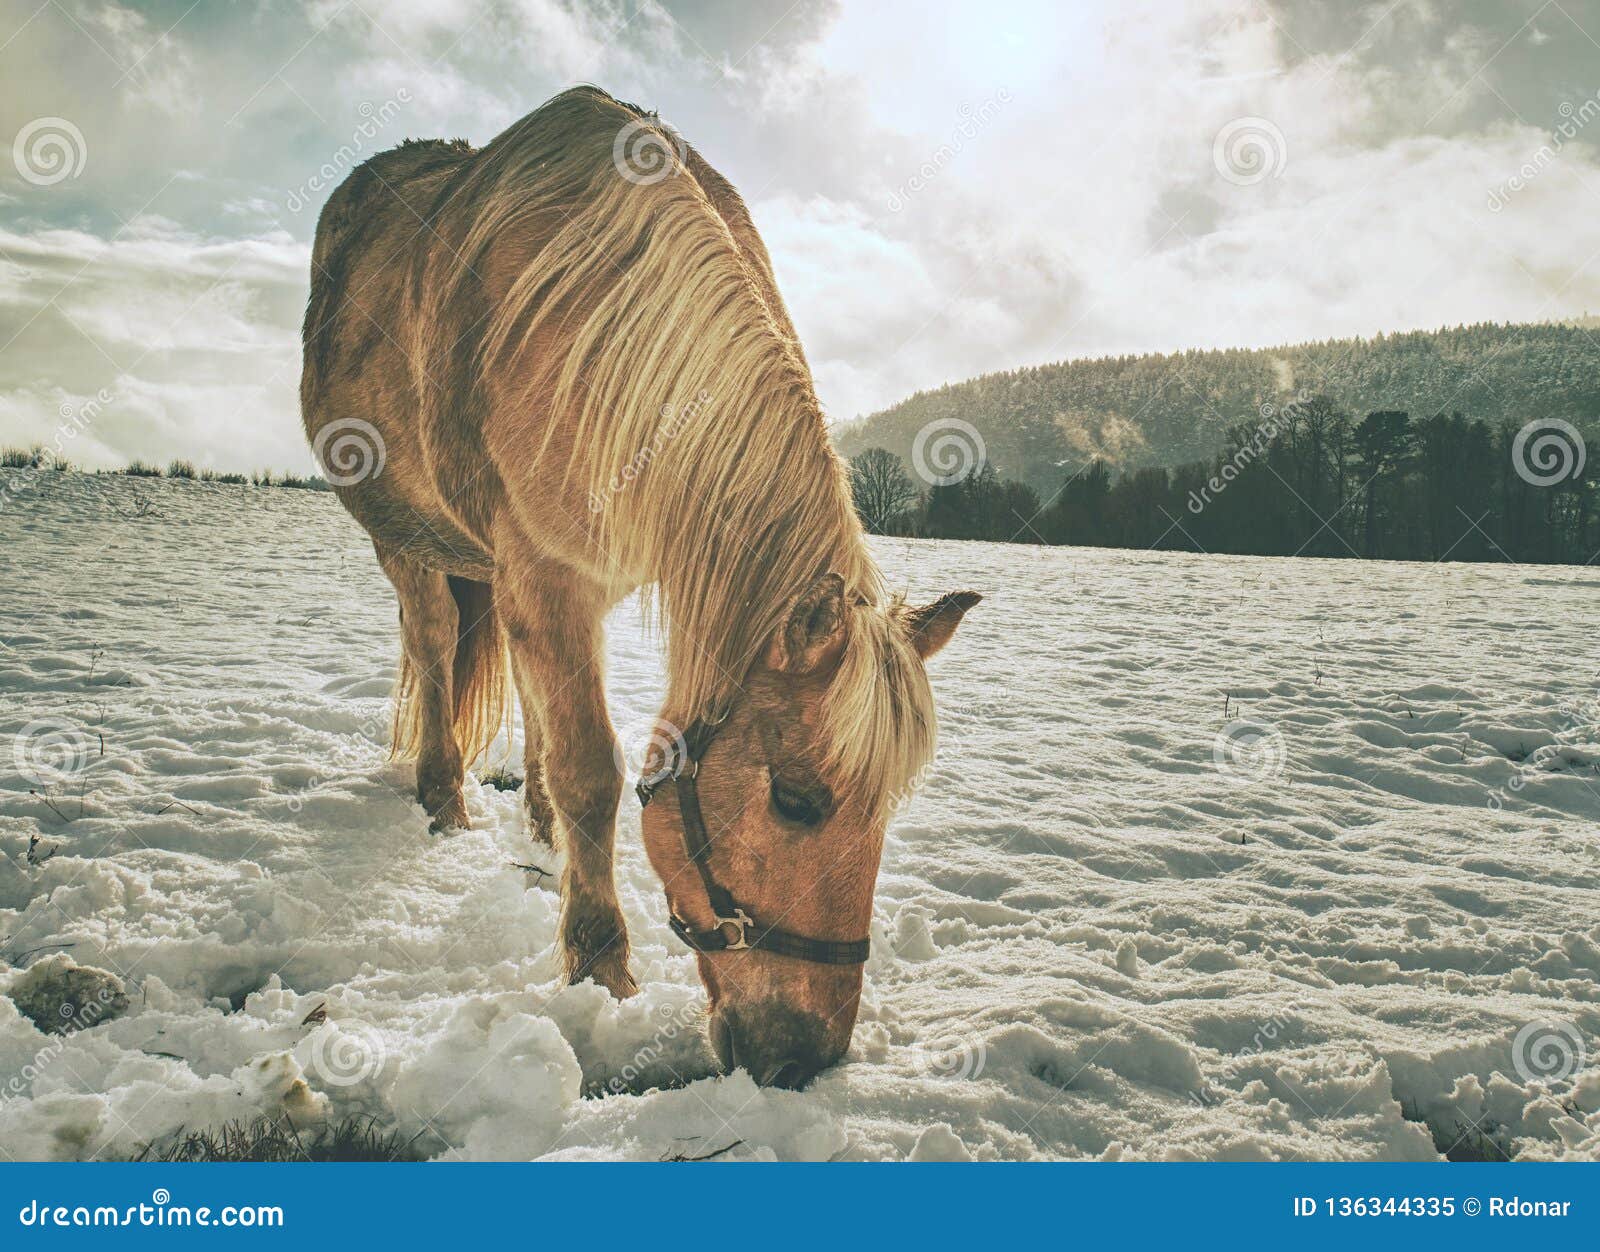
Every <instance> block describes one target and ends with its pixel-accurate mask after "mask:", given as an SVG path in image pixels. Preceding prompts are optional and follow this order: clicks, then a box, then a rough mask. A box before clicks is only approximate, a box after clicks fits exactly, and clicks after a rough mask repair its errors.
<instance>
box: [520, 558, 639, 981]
mask: <svg viewBox="0 0 1600 1252" xmlns="http://www.w3.org/2000/svg"><path fill="white" fill-rule="evenodd" d="M495 602H496V607H497V609H498V610H499V612H500V615H501V620H502V622H503V624H504V627H505V632H506V637H507V639H508V640H509V642H510V647H511V651H512V656H513V662H514V666H515V669H516V673H517V675H518V679H519V685H522V686H523V687H524V688H525V695H528V696H532V697H533V699H534V700H536V701H537V703H538V706H539V712H540V717H539V719H538V720H539V722H540V725H541V728H542V730H543V744H542V748H543V752H542V754H541V755H542V758H543V764H544V787H545V791H546V793H547V794H548V795H549V798H550V803H551V805H552V806H553V807H554V809H555V813H556V825H557V829H558V831H559V832H560V839H561V847H562V849H563V851H565V853H566V861H567V864H566V871H565V874H564V876H563V878H562V882H561V945H562V952H563V957H564V960H565V965H566V973H567V979H568V981H570V982H582V981H583V980H584V979H585V978H593V979H594V980H595V981H596V982H597V983H599V984H601V985H602V986H604V987H607V988H609V989H610V991H611V993H612V994H613V995H615V996H618V997H622V996H629V995H632V994H633V993H634V992H635V991H636V990H638V987H637V986H636V985H635V983H634V981H633V977H632V976H631V975H630V974H629V973H628V931H627V927H626V926H625V925H624V923H623V920H622V910H621V908H620V907H619V905H618V904H617V888H616V881H615V878H614V876H613V873H612V847H613V844H614V842H615V835H616V823H617V801H618V798H619V797H620V795H621V792H622V778H621V775H620V774H619V773H618V770H617V763H616V762H617V758H616V736H615V735H614V734H613V733H612V730H611V719H610V717H609V716H608V715H607V713H606V701H605V688H604V686H603V684H602V682H601V677H600V675H601V629H600V622H601V618H602V617H603V616H604V614H605V609H606V605H605V601H604V597H603V595H602V594H601V593H600V591H599V589H598V588H596V587H595V586H594V585H593V584H592V583H591V582H589V581H588V580H587V579H583V578H581V577H580V576H578V575H576V574H574V573H573V572H572V571H570V570H567V569H565V568H564V567H560V566H552V565H551V564H549V563H548V562H538V563H533V562H527V563H522V562H517V561H515V560H514V559H513V560H509V561H506V562H505V563H504V564H503V565H501V566H500V567H498V568H497V570H496V574H495ZM526 703H527V701H526V700H525V704H526ZM525 720H526V718H525ZM530 781H531V778H530Z"/></svg>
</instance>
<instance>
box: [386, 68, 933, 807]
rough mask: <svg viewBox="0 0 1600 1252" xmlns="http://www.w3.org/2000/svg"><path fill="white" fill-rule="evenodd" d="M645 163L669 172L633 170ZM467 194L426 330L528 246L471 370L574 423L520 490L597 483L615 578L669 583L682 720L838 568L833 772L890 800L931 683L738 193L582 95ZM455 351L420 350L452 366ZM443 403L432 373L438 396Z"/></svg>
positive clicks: (644, 119)
mask: <svg viewBox="0 0 1600 1252" xmlns="http://www.w3.org/2000/svg"><path fill="white" fill-rule="evenodd" d="M619 136H622V138H621V139H619ZM650 157H653V158H655V159H658V160H659V161H661V162H664V163H665V164H661V165H652V166H639V165H638V164H637V163H638V162H639V161H640V160H641V159H645V158H650ZM630 162H633V163H634V164H633V165H631V166H630ZM628 168H632V169H641V168H642V170H643V173H642V175H636V176H635V177H632V178H630V177H626V176H624V170H625V169H628ZM451 200H452V202H453V203H452V206H451V207H452V208H454V207H455V205H459V204H462V203H465V204H467V205H470V206H471V214H470V224H469V225H468V226H467V227H466V229H465V233H464V235H463V236H462V237H461V238H460V241H459V246H458V247H456V248H455V249H454V252H455V254H456V257H458V258H459V261H457V262H454V263H451V264H449V265H448V266H447V267H444V268H442V269H441V270H434V269H432V267H431V265H430V277H432V276H433V275H442V276H441V277H438V278H437V279H436V280H435V281H428V282H423V283H421V284H420V285H419V290H418V296H419V299H420V301H421V308H420V313H421V316H419V317H417V318H415V319H413V325H417V326H424V327H425V326H430V325H436V324H440V323H441V322H443V321H444V316H443V315H444V314H445V313H446V311H447V310H448V309H449V308H450V306H451V305H453V304H454V305H456V307H457V311H458V312H459V309H460V305H459V303H458V302H461V301H464V300H470V299H471V295H472V290H473V289H471V288H470V286H469V280H468V275H469V274H471V275H472V276H473V277H474V278H475V277H476V276H477V275H478V274H480V273H484V272H489V271H490V270H491V268H492V267H493V264H494V261H495V257H494V255H492V254H493V250H495V249H500V252H499V254H498V255H499V257H500V258H502V260H501V264H502V265H503V263H504V262H503V258H504V256H505V251H504V249H505V248H506V246H507V241H508V240H532V241H535V242H534V244H532V245H529V246H528V247H527V248H526V252H525V254H520V253H519V254H516V257H517V262H518V264H519V265H520V269H518V270H516V271H514V277H512V278H511V279H510V286H509V288H508V289H507V290H506V291H505V294H504V295H503V296H502V297H501V298H500V299H499V302H498V303H497V304H496V305H495V306H494V307H493V308H492V309H488V310H484V309H481V308H479V309H477V310H475V311H474V320H476V318H477V317H479V316H482V317H483V322H482V326H481V328H480V332H479V335H478V336H475V338H476V340H477V343H478V348H477V363H476V364H477V369H478V370H479V371H480V372H481V376H482V377H483V378H496V379H504V378H507V377H514V378H519V379H524V380H525V382H526V385H525V391H524V394H525V395H527V396H528V397H530V402H531V397H533V396H535V395H537V396H538V397H540V404H541V406H548V407H547V408H546V411H547V412H549V413H553V414H562V415H565V417H566V420H565V421H556V420H545V424H544V425H545V433H544V436H543V443H542V444H540V445H539V446H536V447H530V448H528V449H527V455H528V457H529V462H530V463H529V465H528V468H527V472H526V476H525V479H524V482H525V483H526V484H527V485H528V487H530V488H532V489H539V487H538V484H540V483H548V484H550V485H551V487H552V488H553V486H554V483H555V482H557V481H559V482H560V483H561V484H562V487H563V488H564V489H565V493H567V494H570V493H572V492H573V490H574V489H577V490H578V491H581V492H582V493H583V495H584V496H585V498H586V500H587V508H586V510H585V511H586V513H587V516H586V517H582V518H577V519H574V520H575V521H577V522H579V523H580V524H581V525H582V526H584V527H585V529H586V530H587V532H588V533H589V535H590V538H591V542H592V544H593V547H594V549H595V550H596V552H597V553H598V554H599V555H600V557H601V558H602V559H603V561H604V562H605V564H606V565H607V566H608V567H609V568H610V569H611V570H612V571H613V572H614V573H615V575H616V577H617V580H618V582H619V583H621V584H623V585H633V584H637V583H643V584H648V583H650V582H655V583H657V584H658V585H659V597H660V599H659V605H658V608H659V610H660V612H661V614H662V616H664V618H665V621H666V624H667V626H668V632H667V634H668V665H669V671H668V695H667V705H666V708H667V712H668V714H669V716H673V717H675V718H676V717H682V718H683V719H684V724H685V725H687V724H688V721H690V720H693V719H694V718H696V717H701V716H706V715H711V714H713V713H714V711H715V710H717V709H719V708H720V707H722V706H723V704H724V703H725V702H726V701H728V700H729V699H730V698H732V697H734V696H736V694H737V692H738V689H739V686H740V684H741V682H742V681H743V679H744V677H745V675H746V674H747V673H748V672H749V670H750V668H751V666H752V664H754V663H755V662H756V661H757V660H758V659H759V658H760V656H761V653H762V649H763V648H764V647H765V645H766V644H767V642H768V640H770V639H771V638H772V636H773V634H774V632H775V631H776V630H777V629H778V627H779V626H780V625H781V624H782V622H783V620H784V618H785V615H786V613H787V610H788V608H789V606H790V603H791V602H792V600H793V599H794V597H795V596H797V595H798V594H799V593H801V592H802V591H804V590H805V589H806V588H807V587H808V586H809V585H810V583H811V582H812V580H813V579H815V578H816V577H817V576H819V575H821V574H823V573H826V572H828V571H830V570H832V571H835V572H837V573H839V574H840V575H841V576H842V577H843V578H844V582H845V587H846V593H847V596H848V598H849V602H850V603H851V605H852V606H853V611H852V612H851V614H850V617H851V622H850V630H849V639H848V643H847V645H846V648H845V652H844V656H843V659H842V661H841V663H840V669H839V672H838V674H837V677H836V678H835V680H834V682H833V683H832V685H831V687H830V692H829V696H828V700H827V704H826V716H827V718H828V721H829V726H828V727H827V728H826V730H827V733H828V735H829V742H830V743H831V745H832V755H833V766H834V768H835V769H836V770H837V771H838V772H839V773H840V775H842V776H848V777H849V778H850V779H851V780H853V781H855V782H856V783H858V784H859V785H860V786H861V788H862V789H863V790H864V791H866V792H867V793H869V794H870V795H873V796H876V797H879V798H881V797H883V796H886V795H888V794H889V793H890V792H891V791H893V790H896V789H898V788H900V787H902V786H904V785H905V783H906V782H907V781H908V780H909V779H910V778H911V777H912V776H913V775H914V774H915V773H916V772H917V771H918V770H919V769H920V768H921V766H922V765H923V764H924V762H926V760H927V759H928V758H929V757H930V756H931V755H932V750H933V738H934V710H933V699H932V694H931V692H930V690H929V688H928V683H927V679H926V676H925V674H924V671H923V667H922V664H921V662H920V660H919V659H918V658H917V656H916V655H915V652H914V651H913V649H912V648H911V646H910V643H909V641H908V638H907V636H906V633H905V631H904V630H903V629H902V628H901V626H900V623H899V614H898V608H897V606H894V605H890V604H887V603H885V599H884V591H883V583H882V578H881V576H880V574H879V572H878V569H877V566H876V565H875V564H874V562H873V561H872V558H871V556H870V554H869V552H868V551H867V547H866V542H865V537H864V535H863V532H862V529H861V526H860V524H859V522H858V521H857V519H856V515H855V511H854V509H853V507H852V505H851V499H850V492H849V485H848V480H847V476H846V473H845V470H844V467H843V465H842V463H841V462H840V460H839V457H838V456H837V455H836V454H835V452H834V451H833V449H832V447H831V445H830V442H829V439H828V434H827V428H826V423H825V421H824V419H823V416H822V413H821V410H820V408H819V407H818V404H817V400H816V396H815V392H814V391H813V388H812V383H811V376H810V371H809V369H808V368H807V366H806V363H805V358H804V356H803V354H802V352H801V350H800V347H799V345H798V343H797V342H796V340H795V337H794V332H793V330H792V327H791V326H790V323H789V319H788V315H787V313H786V312H785V310H784V309H783V306H782V304H781V302H780V301H779V300H778V297H777V293H776V287H775V286H774V285H773V282H772V278H771V271H770V267H769V264H768V262H767V258H766V256H765V253H764V252H763V251H762V250H761V247H760V244H759V241H758V240H757V239H756V238H755V234H754V231H753V229H751V228H750V227H749V224H748V218H747V217H745V216H744V210H743V206H742V205H741V204H740V203H739V202H738V200H737V197H736V196H734V195H733V192H732V190H731V188H728V187H727V186H726V184H723V183H721V181H720V179H718V178H717V176H716V175H715V174H714V173H711V172H710V170H709V167H707V166H705V164H704V162H703V161H701V160H700V158H699V156H698V155H697V154H695V153H694V152H693V151H692V150H691V149H689V148H688V147H687V145H685V144H684V143H683V141H682V140H681V139H679V138H678V136H677V135H676V134H675V133H674V132H672V131H671V130H669V129H668V128H667V127H666V126H664V125H663V124H661V123H660V122H659V121H658V120H657V119H656V118H655V117H654V116H653V115H647V114H643V113H641V112H639V111H638V110H636V109H634V108H632V107H631V106H628V105H625V104H622V103H621V102H619V101H616V100H614V99H612V98H611V97H610V96H609V95H606V94H605V93H604V92H602V91H599V90H598V89H595V88H578V89H575V90H573V91H569V92H566V93H564V94H562V95H560V96H558V97H556V98H555V99H554V100H552V101H550V103H549V104H547V105H545V106H544V107H543V108H541V109H539V110H538V111H536V112H535V113H532V114H530V115H529V116H528V117H526V118H524V119H523V120H522V121H521V122H519V123H517V124H516V125H515V126H513V127H512V128H511V129H509V130H508V131H506V132H505V133H504V134H503V135H501V136H500V137H499V138H497V139H496V140H495V141H494V142H493V143H492V144H490V145H489V146H488V147H486V148H485V149H484V150H483V151H482V152H481V153H480V154H478V156H477V158H476V159H475V161H474V162H473V168H472V170H471V171H470V173H469V174H468V175H467V176H466V178H465V179H464V181H463V182H462V183H461V184H460V185H459V186H457V187H456V188H455V189H454V190H453V191H452V193H451ZM461 262H464V264H463V263H461ZM480 299H481V297H480ZM441 350H444V349H443V348H441V346H440V345H428V344H419V345H417V347H416V350H415V352H414V358H413V359H414V360H417V361H418V362H419V363H420V369H421V371H422V372H423V373H428V372H429V370H428V368H427V367H428V366H429V365H430V364H431V365H432V366H433V369H432V371H431V373H433V374H444V373H446V372H447V371H444V370H442V368H441V363H440V362H439V361H438V359H437V357H433V358H430V357H429V355H428V354H429V353H430V352H432V353H437V352H439V351H441ZM502 385H503V384H502ZM429 390H430V389H429V388H428V387H426V386H424V385H423V384H422V381H421V378H420V375H419V396H423V398H424V403H427V399H426V395H425V393H426V392H428V391H429ZM535 429H536V427H535ZM558 432H559V442H560V447H559V448H557V447H556V441H557V438H558ZM536 438H537V436H536ZM569 438H570V440H571V442H570V444H569V443H568V442H567V441H568V439H569Z"/></svg>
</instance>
